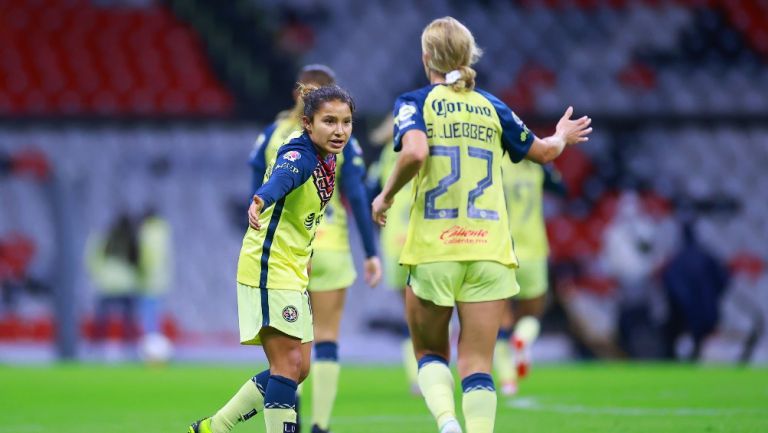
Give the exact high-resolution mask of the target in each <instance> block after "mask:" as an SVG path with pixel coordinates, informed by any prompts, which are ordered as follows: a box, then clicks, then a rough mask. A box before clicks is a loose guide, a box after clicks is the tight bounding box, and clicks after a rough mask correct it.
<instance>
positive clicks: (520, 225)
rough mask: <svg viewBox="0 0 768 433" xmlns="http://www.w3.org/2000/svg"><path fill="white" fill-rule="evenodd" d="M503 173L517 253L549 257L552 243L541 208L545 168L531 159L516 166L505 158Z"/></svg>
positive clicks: (522, 257) (522, 255)
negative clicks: (548, 237) (548, 236)
mask: <svg viewBox="0 0 768 433" xmlns="http://www.w3.org/2000/svg"><path fill="white" fill-rule="evenodd" d="M501 173H502V178H503V179H504V192H505V195H506V197H507V212H508V213H509V228H510V231H511V232H512V239H513V240H514V242H515V253H516V254H517V256H518V257H520V258H521V259H528V260H533V259H537V260H546V258H547V256H548V255H549V243H548V242H547V229H546V226H545V225H544V214H543V210H542V204H543V201H542V200H543V195H544V194H543V192H544V168H543V167H542V166H541V165H539V164H536V163H534V162H530V161H522V162H521V163H520V164H516V165H513V164H512V162H511V161H504V163H503V164H502V166H501Z"/></svg>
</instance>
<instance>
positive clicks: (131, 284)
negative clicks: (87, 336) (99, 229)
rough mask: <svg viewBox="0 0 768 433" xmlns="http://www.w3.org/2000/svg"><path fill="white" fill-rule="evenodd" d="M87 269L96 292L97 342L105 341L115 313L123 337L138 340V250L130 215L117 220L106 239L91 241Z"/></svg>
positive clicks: (95, 319) (89, 242)
mask: <svg viewBox="0 0 768 433" xmlns="http://www.w3.org/2000/svg"><path fill="white" fill-rule="evenodd" d="M86 251H87V253H86V254H87V262H86V264H87V268H88V272H89V274H90V277H91V279H92V280H93V282H94V284H95V286H96V290H97V295H96V296H97V300H96V311H95V315H94V335H93V337H94V341H95V342H97V343H101V342H103V340H104V338H105V337H106V335H107V328H108V324H109V318H110V316H111V314H112V313H114V310H119V311H120V312H121V315H122V320H123V322H122V331H123V332H122V337H123V340H124V341H126V342H130V343H133V342H134V341H135V337H136V326H135V310H136V299H137V296H138V294H137V289H138V287H139V247H138V240H137V233H136V227H135V226H134V224H133V222H132V221H131V218H130V216H129V215H128V214H127V213H121V214H119V215H118V216H117V218H116V219H115V222H114V223H113V224H112V226H111V227H110V229H109V231H108V232H107V234H106V236H99V235H92V236H91V238H90V239H89V240H88V245H87V247H86Z"/></svg>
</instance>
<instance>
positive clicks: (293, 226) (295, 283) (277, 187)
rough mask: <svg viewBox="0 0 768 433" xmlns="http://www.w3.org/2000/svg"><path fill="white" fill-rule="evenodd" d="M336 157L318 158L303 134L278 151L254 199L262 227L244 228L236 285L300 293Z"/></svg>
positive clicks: (328, 197)
mask: <svg viewBox="0 0 768 433" xmlns="http://www.w3.org/2000/svg"><path fill="white" fill-rule="evenodd" d="M335 173H336V156H335V155H329V156H328V157H327V158H326V159H325V160H323V159H321V157H320V155H319V154H318V153H317V150H316V148H315V146H314V144H312V141H311V140H310V139H309V137H308V136H307V135H306V134H300V135H299V134H297V136H296V137H295V138H292V139H291V140H290V141H289V142H288V143H287V144H285V145H284V146H282V147H280V149H279V151H278V153H277V157H276V158H275V160H274V162H273V163H272V164H271V165H270V167H269V168H268V170H267V174H266V176H265V179H266V181H265V182H264V184H263V185H262V186H261V187H259V189H258V190H257V191H256V194H257V195H258V196H259V197H261V198H262V199H263V200H264V209H263V211H262V213H261V216H260V217H259V221H260V222H261V225H262V228H261V230H255V229H253V228H251V227H248V231H247V232H246V234H245V238H244V239H243V247H242V249H241V251H240V260H239V262H238V266H237V281H238V282H239V283H241V284H245V285H248V286H252V287H260V288H267V289H283V290H301V291H303V290H306V288H307V282H308V281H309V277H308V275H307V264H308V263H309V259H310V257H311V255H312V242H313V240H314V238H315V232H316V230H317V226H318V224H320V221H321V220H322V218H323V211H324V210H325V207H326V205H327V204H328V202H329V201H330V200H331V197H332V196H333V191H334V187H335V177H336V174H335Z"/></svg>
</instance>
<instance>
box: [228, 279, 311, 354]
mask: <svg viewBox="0 0 768 433" xmlns="http://www.w3.org/2000/svg"><path fill="white" fill-rule="evenodd" d="M237 313H238V317H239V321H240V344H249V345H261V338H260V337H259V331H261V328H264V327H267V326H269V327H272V328H275V329H277V330H278V331H280V332H282V333H284V334H287V335H290V336H291V337H295V338H298V339H300V340H301V342H302V343H309V342H310V341H312V340H314V338H315V337H314V333H313V331H312V306H311V305H310V304H309V294H308V293H307V292H306V291H304V292H300V291H298V290H276V289H261V288H258V287H251V286H247V285H245V284H241V283H237Z"/></svg>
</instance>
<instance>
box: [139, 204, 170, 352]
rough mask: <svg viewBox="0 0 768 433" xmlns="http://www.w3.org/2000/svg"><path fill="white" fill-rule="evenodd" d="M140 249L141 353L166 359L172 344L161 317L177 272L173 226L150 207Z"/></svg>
mask: <svg viewBox="0 0 768 433" xmlns="http://www.w3.org/2000/svg"><path fill="white" fill-rule="evenodd" d="M138 248H139V270H140V272H139V276H140V280H139V288H140V294H141V308H140V312H141V329H142V332H143V335H142V342H141V352H142V356H143V357H144V359H145V360H147V361H152V362H160V361H165V360H166V359H164V358H166V357H167V356H166V355H168V349H170V343H169V341H168V339H167V338H166V337H165V336H164V335H163V332H162V323H161V320H162V316H163V297H164V296H165V294H166V293H167V292H168V288H169V287H170V283H171V277H172V275H173V256H172V248H171V227H170V225H169V224H168V222H167V221H166V220H165V219H163V218H162V217H161V216H160V215H159V214H158V213H157V212H156V210H155V209H153V208H149V209H148V210H147V212H146V213H145V215H144V217H143V218H142V220H141V224H140V225H139V230H138Z"/></svg>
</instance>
